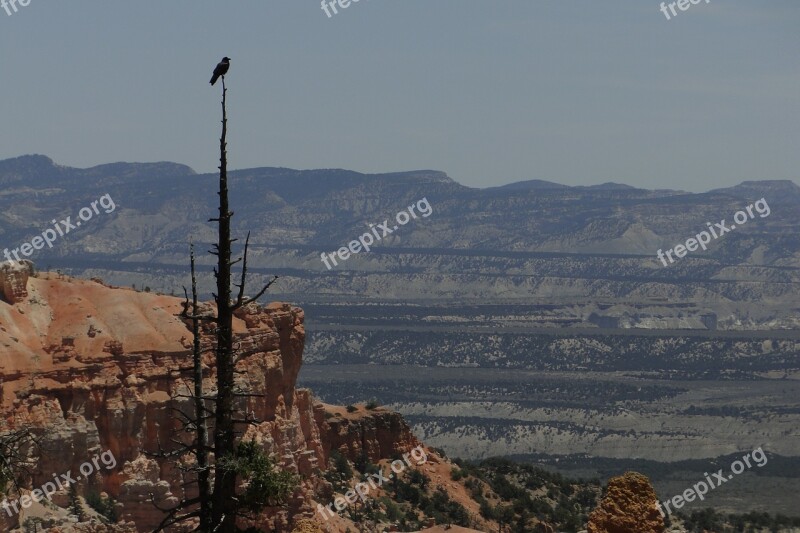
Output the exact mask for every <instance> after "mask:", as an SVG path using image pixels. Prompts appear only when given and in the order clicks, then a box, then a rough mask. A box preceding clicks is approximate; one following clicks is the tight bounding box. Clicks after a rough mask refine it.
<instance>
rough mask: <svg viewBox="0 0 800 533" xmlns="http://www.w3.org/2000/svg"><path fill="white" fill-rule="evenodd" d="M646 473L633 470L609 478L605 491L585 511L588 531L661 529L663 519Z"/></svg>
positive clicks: (628, 532)
mask: <svg viewBox="0 0 800 533" xmlns="http://www.w3.org/2000/svg"><path fill="white" fill-rule="evenodd" d="M657 501H658V499H657V497H656V493H655V490H653V486H652V485H651V484H650V480H649V479H647V477H646V476H644V475H642V474H639V473H637V472H626V473H625V474H624V475H622V476H619V477H615V478H611V480H609V482H608V488H607V490H606V495H605V496H604V497H603V499H602V501H601V502H600V505H599V506H598V507H597V508H596V509H595V510H594V511H592V513H591V514H590V515H589V524H588V525H587V528H586V529H587V531H588V533H661V532H662V531H664V520H663V518H661V514H660V513H659V512H658V509H657V507H656V503H657Z"/></svg>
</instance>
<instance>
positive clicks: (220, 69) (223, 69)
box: [211, 57, 231, 85]
mask: <svg viewBox="0 0 800 533" xmlns="http://www.w3.org/2000/svg"><path fill="white" fill-rule="evenodd" d="M229 68H231V58H229V57H223V58H222V61H220V62H219V63H218V64H217V68H215V69H214V75H213V76H212V77H211V85H214V84H215V83H217V79H219V77H220V76H222V77H225V74H227V73H228V69H229Z"/></svg>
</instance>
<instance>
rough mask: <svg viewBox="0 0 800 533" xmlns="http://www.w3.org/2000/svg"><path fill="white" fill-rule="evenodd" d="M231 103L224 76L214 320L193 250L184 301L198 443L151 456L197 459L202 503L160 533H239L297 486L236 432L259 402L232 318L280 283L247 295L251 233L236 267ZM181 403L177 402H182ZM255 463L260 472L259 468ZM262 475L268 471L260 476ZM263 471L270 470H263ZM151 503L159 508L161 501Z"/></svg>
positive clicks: (186, 506)
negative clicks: (175, 531) (247, 408)
mask: <svg viewBox="0 0 800 533" xmlns="http://www.w3.org/2000/svg"><path fill="white" fill-rule="evenodd" d="M226 99H227V88H226V87H225V77H224V76H222V135H221V137H220V166H219V191H218V193H217V194H218V195H219V215H218V216H217V217H216V218H212V219H210V220H209V222H216V223H217V224H218V241H217V243H216V244H215V245H214V249H213V250H211V251H210V253H211V254H213V255H215V256H216V257H217V265H216V267H215V268H214V276H215V279H216V285H217V287H216V292H215V293H214V294H213V299H214V303H215V304H216V313H215V314H213V315H202V314H201V313H200V310H199V305H198V296H197V281H196V273H195V258H194V249H193V248H192V251H191V273H192V298H191V302H190V301H189V296H188V292H187V291H186V289H185V288H184V293H185V295H186V299H185V302H184V310H183V313H182V315H181V316H183V317H184V318H186V319H190V320H191V323H192V334H193V336H194V343H193V348H192V355H193V357H192V366H191V367H190V368H186V369H181V370H182V371H184V372H187V371H190V373H191V379H192V380H193V382H194V387H193V388H192V391H191V395H190V396H188V397H190V398H191V399H192V405H193V412H192V413H191V414H189V413H184V412H182V411H180V410H179V409H177V411H178V418H179V420H180V423H181V425H182V429H183V430H184V431H188V432H191V433H192V434H193V442H192V443H190V444H187V443H184V442H181V441H180V440H178V439H172V445H173V446H175V448H173V449H172V450H171V451H164V450H163V448H162V447H161V445H160V444H159V449H160V450H159V452H158V453H157V454H153V455H155V456H157V457H160V458H179V457H183V456H186V455H187V454H192V455H193V456H194V457H193V459H194V464H193V466H192V467H191V468H187V469H185V470H188V471H191V472H194V473H195V474H196V483H197V484H198V490H197V493H198V495H197V497H192V498H183V499H182V500H181V502H179V504H178V505H177V506H175V507H173V508H171V509H161V510H162V511H164V512H165V513H166V516H165V518H164V520H163V521H162V522H161V524H160V525H159V526H158V527H157V528H156V529H155V530H154V533H158V532H160V531H165V530H167V529H168V528H169V527H171V526H173V525H176V524H179V523H181V522H185V521H187V520H189V519H199V525H198V527H197V529H196V531H199V532H201V533H235V531H236V530H237V529H236V520H237V518H238V517H247V518H253V517H254V513H256V512H257V510H258V508H259V505H258V503H260V502H262V501H264V500H265V498H266V499H268V500H272V503H275V502H280V501H282V499H283V498H285V497H286V496H287V495H288V493H290V492H291V490H292V487H293V484H296V480H295V479H294V478H293V476H291V475H289V474H287V473H277V474H275V475H274V476H273V475H271V469H272V463H271V461H268V460H267V461H261V460H259V459H261V458H260V457H258V454H260V453H263V452H260V451H255V452H254V449H253V444H254V443H245V444H246V445H244V446H242V444H243V443H241V442H239V440H240V439H239V436H240V434H241V433H242V432H241V431H237V428H238V427H240V426H242V425H247V424H252V423H255V422H257V421H256V420H254V419H253V418H251V417H250V416H249V415H247V414H245V415H244V416H243V417H237V416H238V414H237V410H236V401H237V399H239V398H242V397H252V396H254V395H252V394H248V392H247V391H239V390H237V389H236V381H235V377H236V361H237V360H236V351H237V350H236V347H235V346H234V339H233V317H234V313H235V312H236V310H237V309H240V308H242V307H244V306H246V305H248V304H250V303H253V302H256V301H257V300H258V299H259V298H260V297H261V296H263V295H264V293H266V292H267V290H268V289H269V288H270V286H272V284H273V283H274V282H275V281H276V280H277V279H278V277H277V276H275V277H274V278H272V280H271V281H269V282H268V283H267V284H266V285H264V286H263V287H262V288H261V290H260V291H259V292H258V293H257V294H256V295H255V296H253V297H247V296H245V290H246V289H245V288H246V285H247V254H248V249H249V245H250V234H249V233H248V235H247V239H246V241H245V245H244V251H243V253H242V256H241V257H240V258H239V259H236V260H233V259H232V255H233V252H232V246H233V243H234V242H236V239H233V238H232V237H231V219H232V217H233V212H232V211H231V210H230V205H229V201H228V173H227V166H228V163H227V141H226V139H227V132H228V116H227V101H226ZM239 262H241V263H242V270H241V277H240V281H239V283H236V284H234V286H235V287H236V288H237V289H238V291H237V295H236V297H235V299H234V298H233V291H232V289H231V278H232V269H233V266H234V265H236V264H237V263H239ZM202 322H209V323H213V325H214V337H215V345H214V359H215V366H216V391H214V392H213V393H208V392H206V391H204V389H203V377H204V376H203V366H202V355H203V350H202V346H201V332H200V324H201V323H202ZM180 396H181V395H178V397H180ZM183 396H184V397H187V396H186V395H183ZM209 406H210V407H209ZM210 420H213V436H214V441H213V445H211V444H210V443H209V436H210V431H209V427H208V421H210ZM211 452H213V454H214V462H213V464H212V463H211V462H210V457H209V456H210V453H211ZM254 464H255V465H259V466H258V467H253V465H254ZM264 465H266V466H264ZM258 468H261V469H262V470H258ZM264 468H266V470H267V471H264V470H263V469H264ZM248 475H251V476H252V478H253V479H257V482H250V483H248V487H247V489H246V490H245V493H244V494H241V491H238V492H237V486H238V484H239V481H240V480H241V478H242V477H243V476H248ZM212 477H213V486H212ZM251 481H252V479H251ZM273 497H274V498H273ZM254 502H255V503H254ZM264 503H266V502H264ZM153 504H154V505H156V506H158V505H157V502H155V501H153Z"/></svg>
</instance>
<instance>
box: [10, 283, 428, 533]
mask: <svg viewBox="0 0 800 533" xmlns="http://www.w3.org/2000/svg"><path fill="white" fill-rule="evenodd" d="M3 272H5V271H3ZM23 274H24V275H23ZM30 275H32V268H31V269H30V270H28V271H26V272H24V273H20V272H16V271H15V273H13V275H11V276H8V275H6V277H0V281H2V282H3V287H2V288H3V291H4V292H3V294H4V298H7V302H0V347H2V355H3V356H2V358H0V379H2V384H0V398H1V399H2V404H0V412H2V416H3V419H4V420H5V423H6V425H7V426H9V427H23V426H27V427H33V428H39V429H40V430H41V433H42V435H43V436H44V440H45V445H46V448H47V449H48V450H50V451H49V452H47V453H45V454H44V455H43V456H42V457H41V458H38V459H37V463H38V464H37V467H36V469H35V471H34V472H33V474H32V478H31V479H30V480H29V482H30V483H32V486H33V487H36V486H39V485H41V484H42V483H44V482H45V481H48V480H50V479H51V478H52V477H53V475H54V474H56V475H58V474H61V473H65V472H69V471H72V472H77V471H78V469H79V466H80V465H81V464H82V463H84V462H86V461H87V460H88V459H90V458H91V457H94V456H96V455H98V454H99V453H101V452H104V451H106V450H110V451H111V452H112V453H113V455H114V457H115V458H116V462H117V464H116V466H115V467H114V468H111V469H105V468H101V469H99V470H100V472H99V474H98V475H93V476H92V477H91V479H90V480H89V481H88V482H86V481H84V483H83V484H82V485H81V489H80V490H81V491H83V492H85V491H87V483H88V484H89V485H90V486H91V489H92V490H98V491H100V490H102V491H106V492H108V493H109V494H111V495H112V496H113V497H114V498H116V499H117V500H118V501H119V502H120V504H121V508H120V510H121V513H120V514H121V516H122V518H123V520H125V521H128V522H133V523H134V524H135V528H136V530H138V531H141V532H144V531H151V530H152V528H153V527H154V526H155V525H156V524H158V523H159V522H160V521H161V519H162V518H163V515H162V514H161V513H160V512H159V511H157V510H155V509H154V508H153V506H152V504H151V503H150V502H149V495H150V494H151V493H152V494H155V495H156V496H157V497H161V498H164V499H165V504H164V505H165V506H168V505H169V503H170V502H172V503H174V502H177V501H178V499H179V498H180V497H181V496H183V493H182V492H181V491H182V488H181V487H182V484H183V482H184V481H185V480H184V479H183V478H182V477H181V475H182V474H181V472H180V471H179V470H178V469H177V468H175V466H174V465H173V464H171V463H170V462H168V461H163V460H156V459H153V458H152V457H149V456H147V455H146V453H145V452H154V451H157V449H158V443H165V444H166V443H169V442H170V439H171V438H173V437H174V436H175V435H176V432H177V427H178V425H177V422H176V420H175V419H174V417H173V411H172V408H174V407H183V408H184V409H185V410H186V411H187V412H188V410H189V406H188V401H189V400H188V398H181V397H180V396H181V395H186V394H188V390H189V389H188V387H191V382H189V381H188V380H184V379H183V378H182V377H181V374H180V372H179V371H178V369H179V368H181V367H187V366H188V365H189V364H190V361H191V342H192V338H191V333H190V331H189V329H188V327H187V324H186V323H184V321H183V320H182V319H180V318H179V316H178V315H179V314H180V312H181V309H182V307H181V303H182V301H181V300H180V299H178V298H173V297H168V296H160V295H155V294H149V293H137V292H135V291H132V290H128V289H115V288H109V287H106V286H104V285H102V284H100V283H97V282H89V281H81V280H75V279H69V278H67V279H60V278H57V277H56V276H55V275H53V274H43V275H42V276H40V277H29V276H30ZM23 278H24V279H23ZM9 295H11V297H10V298H9V297H8V296H9ZM303 318H304V317H303V311H302V310H301V309H299V308H297V307H293V306H291V305H289V304H284V303H273V304H270V305H268V306H266V307H256V306H250V307H248V308H246V309H242V310H240V311H239V312H237V314H236V318H235V324H234V329H235V334H236V343H237V344H238V345H239V353H240V360H239V362H238V369H239V370H240V371H241V373H240V374H238V376H239V377H238V379H239V380H240V381H241V384H242V385H243V386H247V387H248V388H249V389H250V390H251V391H252V392H253V393H255V394H260V395H263V397H259V398H249V399H248V400H247V406H246V407H247V410H248V411H249V412H250V413H251V415H252V416H253V417H255V418H256V419H258V420H259V421H260V423H258V424H257V425H255V426H252V427H250V428H249V429H248V432H247V435H246V436H247V437H248V438H249V437H252V438H254V439H256V440H257V441H258V442H259V443H261V444H262V445H263V446H264V447H265V449H266V450H267V451H269V452H272V453H274V454H275V455H276V456H277V458H278V460H279V461H280V462H281V463H282V465H283V467H284V468H286V469H289V470H291V471H294V472H297V473H300V474H302V477H303V480H304V481H303V485H302V487H301V489H300V490H299V491H298V492H297V493H296V494H295V496H294V497H293V498H292V500H291V502H290V507H289V510H288V511H277V510H275V512H274V513H273V514H272V515H271V516H269V517H265V518H264V520H266V521H267V522H268V523H264V524H262V525H265V526H271V527H274V528H276V530H278V531H284V530H291V523H292V522H294V521H295V520H297V519H299V518H300V517H302V516H303V515H304V514H305V515H307V516H311V515H312V514H313V512H314V507H315V504H314V502H313V499H312V494H313V492H314V491H315V490H317V489H318V488H319V486H320V485H321V484H322V485H324V484H325V482H324V480H322V479H321V478H320V477H319V476H318V475H317V473H318V469H319V468H324V465H326V463H327V459H328V456H329V453H330V451H331V450H332V449H339V450H341V451H342V452H343V453H345V454H346V455H349V456H350V457H353V458H355V457H357V456H359V455H360V454H361V452H362V451H366V453H367V454H368V456H369V457H370V459H371V460H373V461H375V460H378V459H380V458H387V457H389V456H391V455H392V454H393V453H396V452H404V451H408V450H409V449H410V448H411V447H413V446H414V445H416V444H417V443H418V442H417V440H416V439H415V438H414V437H413V435H412V434H411V432H410V430H409V428H408V426H407V425H406V424H405V422H404V421H403V420H402V418H401V417H400V416H399V415H397V414H396V413H391V412H388V411H383V410H378V411H376V412H374V413H369V414H367V415H366V416H363V417H361V418H359V419H358V420H342V419H340V418H331V419H330V420H328V419H326V417H325V413H324V410H325V408H324V407H323V406H322V405H321V404H319V403H318V402H315V400H314V398H313V396H312V394H311V392H310V391H308V390H298V389H296V388H295V383H296V380H297V375H298V373H299V371H300V366H301V363H302V353H303V343H304V338H305V330H304V326H303ZM210 327H211V326H210V325H208V326H207V330H206V331H205V332H204V338H203V344H204V346H205V347H210V346H211V335H210V334H211V329H210ZM205 363H206V364H207V372H206V376H207V382H206V388H207V390H210V389H211V388H212V386H213V358H212V355H210V354H209V355H206V359H205ZM59 497H60V498H61V499H62V500H63V499H64V498H65V495H64V494H63V493H62V494H61V495H60V496H59V495H57V496H56V497H54V498H53V501H55V502H56V503H58V502H59ZM20 516H21V517H22V518H24V516H25V513H24V512H23V513H22V514H21V515H20ZM2 517H3V518H2V520H6V522H5V524H0V527H2V526H5V527H2V528H3V529H4V530H7V529H10V528H11V527H15V526H17V525H18V523H19V522H18V520H19V517H18V516H13V517H8V516H6V515H5V514H3V515H2Z"/></svg>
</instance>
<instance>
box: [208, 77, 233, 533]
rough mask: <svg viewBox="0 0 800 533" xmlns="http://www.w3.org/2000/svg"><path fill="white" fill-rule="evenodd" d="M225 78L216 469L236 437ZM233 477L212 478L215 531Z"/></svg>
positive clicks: (223, 530)
mask: <svg viewBox="0 0 800 533" xmlns="http://www.w3.org/2000/svg"><path fill="white" fill-rule="evenodd" d="M226 93H227V89H226V88H225V77H224V76H223V77H222V136H221V137H220V140H219V151H220V157H219V163H220V164H219V193H218V194H219V218H218V219H217V220H216V221H217V222H218V223H219V242H218V243H217V245H216V252H215V254H216V255H217V259H218V261H217V269H216V271H215V275H216V278H217V294H216V295H215V296H214V299H215V301H216V303H217V349H216V356H217V401H216V413H215V415H216V416H215V426H214V455H215V461H216V463H217V465H219V464H220V462H221V460H222V459H223V457H225V456H226V455H228V454H233V453H234V447H235V446H236V434H235V432H234V423H233V400H234V392H233V386H234V360H233V309H232V307H231V243H232V241H231V216H232V215H233V214H232V213H231V212H230V208H229V206H228V159H227V143H226V137H227V134H228V114H227V108H226V100H225V97H226ZM235 494H236V475H235V474H233V473H232V472H226V471H225V470H224V469H222V468H217V469H216V474H215V477H214V501H213V509H212V516H213V520H214V525H215V531H218V532H219V533H234V531H235V523H236V500H235Z"/></svg>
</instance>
